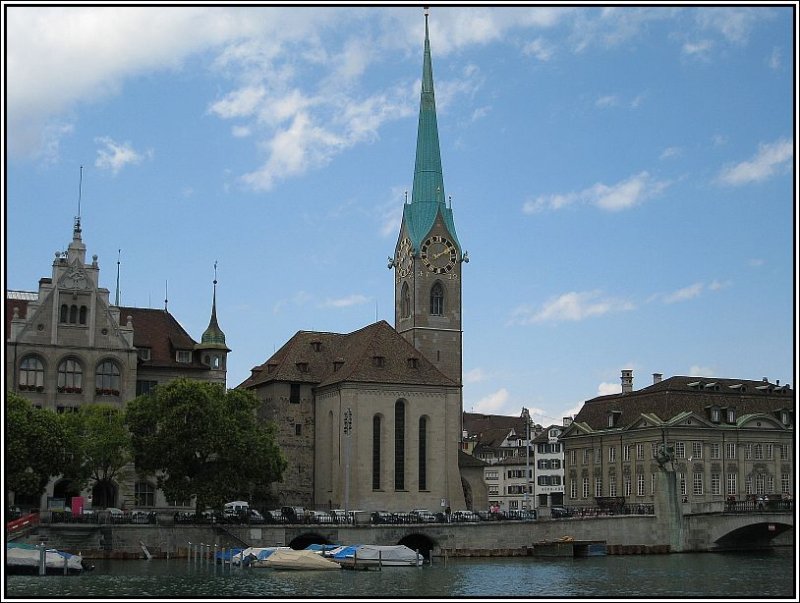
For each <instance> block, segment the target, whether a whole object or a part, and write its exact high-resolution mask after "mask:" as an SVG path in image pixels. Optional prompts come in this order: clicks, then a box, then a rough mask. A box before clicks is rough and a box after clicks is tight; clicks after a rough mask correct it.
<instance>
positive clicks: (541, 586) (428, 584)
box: [4, 549, 797, 600]
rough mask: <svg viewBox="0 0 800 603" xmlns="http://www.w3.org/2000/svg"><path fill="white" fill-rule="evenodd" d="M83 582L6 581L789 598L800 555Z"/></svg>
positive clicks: (90, 577)
mask: <svg viewBox="0 0 800 603" xmlns="http://www.w3.org/2000/svg"><path fill="white" fill-rule="evenodd" d="M93 563H94V564H95V566H96V568H95V570H94V571H91V572H87V573H85V574H83V575H81V576H42V577H39V576H5V577H4V581H5V584H4V587H5V588H4V591H5V597H4V600H6V599H10V598H31V599H36V600H45V599H63V598H67V599H86V598H100V599H102V598H127V599H131V598H132V599H148V598H159V599H163V598H180V599H203V600H205V599H209V598H231V599H250V598H265V597H272V598H287V599H288V598H322V599H325V598H365V599H369V600H373V599H375V598H379V599H381V598H383V599H385V598H394V599H408V598H441V597H459V598H480V599H487V598H507V597H521V598H559V599H561V598H573V599H584V598H598V597H599V598H613V599H620V598H632V599H639V600H641V599H647V598H664V597H669V598H717V597H724V598H729V597H733V598H737V599H739V598H741V599H748V600H749V599H753V598H786V599H793V600H797V598H796V596H797V585H796V576H795V573H796V572H795V570H796V567H795V556H794V549H775V550H772V551H764V552H748V553H683V554H671V555H608V556H604V557H589V558H583V559H581V558H560V559H552V558H551V559H542V558H534V557H509V558H481V559H474V558H473V559H463V558H462V559H449V560H447V562H445V561H444V560H442V559H438V558H435V559H434V562H433V564H432V565H425V566H424V567H422V568H413V567H395V568H384V569H383V570H382V571H377V570H370V571H349V570H337V571H332V572H313V571H304V572H291V571H279V570H272V569H264V568H261V569H258V568H256V569H239V568H234V569H230V568H229V567H224V568H223V567H221V566H215V565H213V564H205V563H203V562H188V561H187V560H186V559H172V560H155V559H153V560H151V561H145V560H129V561H110V560H94V561H93Z"/></svg>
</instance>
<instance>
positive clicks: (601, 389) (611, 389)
mask: <svg viewBox="0 0 800 603" xmlns="http://www.w3.org/2000/svg"><path fill="white" fill-rule="evenodd" d="M620 393H622V384H621V383H606V382H605V381H603V382H602V383H600V385H598V386H597V395H598V396H609V395H611V394H620Z"/></svg>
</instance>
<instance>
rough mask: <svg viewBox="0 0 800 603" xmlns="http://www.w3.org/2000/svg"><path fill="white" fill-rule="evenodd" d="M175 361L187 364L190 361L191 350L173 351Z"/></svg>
mask: <svg viewBox="0 0 800 603" xmlns="http://www.w3.org/2000/svg"><path fill="white" fill-rule="evenodd" d="M175 361H176V362H181V363H183V364H188V363H190V362H191V361H192V352H191V351H190V350H178V351H177V352H175Z"/></svg>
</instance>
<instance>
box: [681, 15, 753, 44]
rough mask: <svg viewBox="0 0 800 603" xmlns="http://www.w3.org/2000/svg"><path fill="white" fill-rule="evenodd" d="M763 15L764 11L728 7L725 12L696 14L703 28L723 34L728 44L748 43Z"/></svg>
mask: <svg viewBox="0 0 800 603" xmlns="http://www.w3.org/2000/svg"><path fill="white" fill-rule="evenodd" d="M753 8H754V7H753ZM763 13H764V11H758V10H753V9H752V8H751V9H748V8H743V9H734V8H730V7H728V8H725V9H723V10H715V9H712V10H698V11H695V13H694V14H695V16H696V18H697V22H698V24H699V25H700V27H701V28H703V29H706V30H711V31H713V32H716V33H719V34H722V36H723V37H724V38H725V39H726V40H727V41H728V42H733V43H735V44H744V43H746V42H747V39H748V37H749V35H750V30H751V29H752V28H753V24H754V23H755V22H756V21H757V20H758V19H759V18H761V16H762V14H763Z"/></svg>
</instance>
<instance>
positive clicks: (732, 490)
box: [726, 473, 736, 496]
mask: <svg viewBox="0 0 800 603" xmlns="http://www.w3.org/2000/svg"><path fill="white" fill-rule="evenodd" d="M726 482H727V492H726V493H727V494H728V495H729V496H735V495H736V474H735V473H729V474H728V476H727V480H726Z"/></svg>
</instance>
